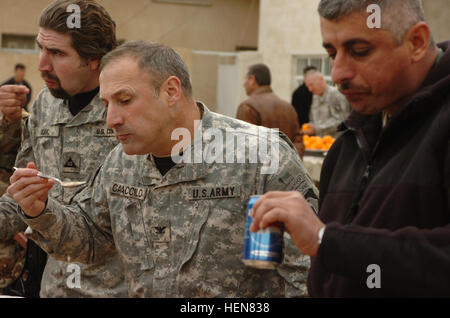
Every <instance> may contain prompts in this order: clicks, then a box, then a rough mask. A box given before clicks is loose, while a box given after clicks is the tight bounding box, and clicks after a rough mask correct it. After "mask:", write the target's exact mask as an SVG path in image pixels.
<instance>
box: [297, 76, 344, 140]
mask: <svg viewBox="0 0 450 318" xmlns="http://www.w3.org/2000/svg"><path fill="white" fill-rule="evenodd" d="M305 84H306V86H307V87H308V89H309V91H310V92H311V93H312V94H313V95H314V96H313V102H312V105H311V112H310V116H309V120H310V122H309V123H308V126H309V127H308V129H306V130H303V133H304V134H305V135H310V136H313V135H318V136H325V135H331V136H333V137H336V136H337V135H338V126H339V124H340V123H342V122H343V121H344V119H345V118H346V117H347V115H348V114H349V109H350V107H349V105H348V102H347V100H346V99H345V97H344V96H343V95H342V94H341V93H340V92H339V91H338V89H337V88H336V87H333V86H330V85H328V84H327V82H326V81H325V78H324V77H323V75H322V73H320V72H317V71H312V72H309V73H308V74H307V75H306V78H305Z"/></svg>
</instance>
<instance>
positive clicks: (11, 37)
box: [2, 34, 39, 53]
mask: <svg viewBox="0 0 450 318" xmlns="http://www.w3.org/2000/svg"><path fill="white" fill-rule="evenodd" d="M2 50H4V51H11V52H20V53H38V52H39V49H38V47H37V44H36V35H23V34H2Z"/></svg>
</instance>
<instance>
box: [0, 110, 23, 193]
mask: <svg viewBox="0 0 450 318" xmlns="http://www.w3.org/2000/svg"><path fill="white" fill-rule="evenodd" d="M22 117H23V118H26V117H28V113H27V112H26V111H22ZM20 135H21V126H20V120H19V121H16V122H15V123H8V122H7V121H6V119H4V118H3V115H2V114H1V113H0V195H3V193H5V192H6V189H8V186H9V178H10V177H11V175H12V172H13V169H12V168H13V166H14V161H15V160H16V156H17V152H18V151H19V148H20Z"/></svg>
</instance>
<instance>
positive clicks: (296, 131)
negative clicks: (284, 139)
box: [236, 64, 305, 157]
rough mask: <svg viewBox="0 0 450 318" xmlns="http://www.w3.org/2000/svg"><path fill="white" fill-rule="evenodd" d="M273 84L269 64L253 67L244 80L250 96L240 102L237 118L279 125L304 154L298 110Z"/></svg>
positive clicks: (255, 123)
mask: <svg viewBox="0 0 450 318" xmlns="http://www.w3.org/2000/svg"><path fill="white" fill-rule="evenodd" d="M270 84H271V74H270V70H269V68H268V67H267V65H264V64H255V65H252V66H250V67H249V70H248V73H247V74H246V76H245V81H244V88H245V92H246V94H247V95H248V96H249V97H248V98H247V99H246V100H245V101H243V102H242V103H241V104H240V105H239V107H238V110H237V114H236V118H237V119H240V120H243V121H246V122H248V123H251V124H254V125H258V126H264V127H268V128H278V129H279V130H280V131H282V132H283V133H284V134H286V136H288V137H289V139H290V140H291V141H292V142H293V143H294V146H295V148H296V149H297V152H298V154H299V155H300V157H303V154H304V152H305V147H304V145H303V138H302V136H303V135H302V133H301V130H300V126H299V125H298V122H297V114H296V112H295V109H294V107H293V106H292V105H291V104H289V102H287V101H284V100H282V99H281V98H279V97H278V96H277V95H276V94H275V93H274V92H273V91H272V88H271V87H270Z"/></svg>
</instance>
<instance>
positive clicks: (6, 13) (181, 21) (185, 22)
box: [0, 0, 259, 109]
mask: <svg viewBox="0 0 450 318" xmlns="http://www.w3.org/2000/svg"><path fill="white" fill-rule="evenodd" d="M52 2H53V0H0V33H13V34H25V35H37V33H38V26H37V25H38V17H39V15H40V13H41V12H42V10H43V9H44V8H45V7H46V6H47V5H48V4H50V3H52ZM98 2H99V3H101V4H102V5H103V6H104V7H105V8H106V9H107V10H108V12H109V13H110V14H111V16H112V17H113V19H114V20H115V21H116V23H117V38H118V39H121V40H137V39H144V40H150V41H157V42H162V43H165V44H167V45H169V46H171V47H174V48H178V49H177V50H178V51H179V52H180V53H181V55H182V56H183V58H185V59H186V63H187V64H188V67H189V69H190V71H191V75H192V80H193V86H194V92H195V94H196V97H198V98H199V99H201V100H203V101H205V103H207V104H208V105H211V107H212V108H213V109H214V108H215V107H216V104H217V101H216V96H217V67H218V66H217V65H218V64H217V61H216V62H214V61H213V59H214V58H213V57H209V58H205V57H204V56H199V55H194V54H193V53H192V50H207V51H221V52H233V51H235V50H236V47H238V46H244V47H257V45H258V20H259V0H212V5H211V6H193V5H177V4H163V3H157V2H153V1H152V0H128V1H121V0H98ZM17 62H22V63H24V64H25V65H26V66H27V76H26V79H27V80H28V81H29V82H30V84H31V85H32V87H33V90H34V93H38V92H39V90H40V89H41V88H42V86H43V82H42V80H41V79H40V74H39V72H38V71H37V67H38V54H37V53H34V54H29V53H28V54H19V53H10V52H8V53H5V51H1V50H0V81H3V80H4V79H5V80H6V79H7V78H9V77H10V76H11V75H12V69H13V67H14V64H15V63H17Z"/></svg>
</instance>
